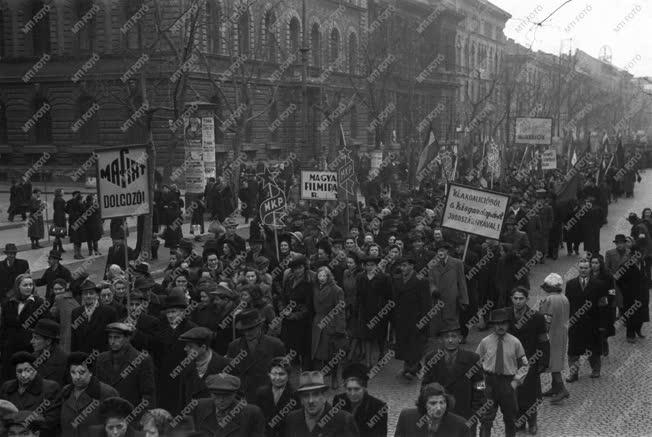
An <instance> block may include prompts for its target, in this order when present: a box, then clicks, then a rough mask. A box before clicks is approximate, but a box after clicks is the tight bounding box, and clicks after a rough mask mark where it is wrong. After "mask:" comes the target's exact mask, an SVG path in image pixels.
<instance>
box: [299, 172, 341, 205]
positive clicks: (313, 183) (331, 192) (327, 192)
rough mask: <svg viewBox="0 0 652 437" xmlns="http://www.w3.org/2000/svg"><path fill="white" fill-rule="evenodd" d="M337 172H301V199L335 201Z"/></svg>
mask: <svg viewBox="0 0 652 437" xmlns="http://www.w3.org/2000/svg"><path fill="white" fill-rule="evenodd" d="M337 191H338V183H337V172H335V171H305V170H304V171H302V172H301V198H302V199H307V200H337Z"/></svg>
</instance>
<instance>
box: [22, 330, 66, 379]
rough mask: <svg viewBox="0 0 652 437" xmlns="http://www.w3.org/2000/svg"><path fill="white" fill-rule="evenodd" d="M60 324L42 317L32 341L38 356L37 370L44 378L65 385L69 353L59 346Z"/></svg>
mask: <svg viewBox="0 0 652 437" xmlns="http://www.w3.org/2000/svg"><path fill="white" fill-rule="evenodd" d="M59 331H60V328H59V324H58V323H57V322H55V321H54V320H50V319H40V320H39V321H38V322H36V326H34V329H32V339H31V341H30V343H31V344H32V348H33V349H34V354H35V356H36V357H37V363H38V364H37V370H38V373H39V374H40V375H41V376H42V377H43V379H49V380H52V381H54V382H56V383H57V384H59V385H60V386H61V387H63V386H64V380H65V376H66V363H67V362H68V354H66V353H65V352H64V351H63V350H62V349H61V347H60V346H59Z"/></svg>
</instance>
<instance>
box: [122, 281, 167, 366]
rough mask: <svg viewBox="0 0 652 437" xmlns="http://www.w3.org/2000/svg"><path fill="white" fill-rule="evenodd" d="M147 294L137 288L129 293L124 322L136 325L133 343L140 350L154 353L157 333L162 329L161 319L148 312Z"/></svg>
mask: <svg viewBox="0 0 652 437" xmlns="http://www.w3.org/2000/svg"><path fill="white" fill-rule="evenodd" d="M147 299H148V297H147V295H145V293H143V292H142V291H140V290H135V291H133V292H131V294H130V295H129V304H128V305H127V317H126V318H125V319H124V320H122V322H125V323H128V324H130V325H132V326H135V327H136V330H135V331H134V334H133V337H132V338H131V344H132V345H133V347H135V348H136V349H138V350H139V351H144V350H146V351H148V352H149V353H151V354H153V353H154V344H155V338H156V333H157V332H158V331H159V329H160V322H159V319H157V318H156V317H154V316H152V315H150V314H147V305H146V302H147Z"/></svg>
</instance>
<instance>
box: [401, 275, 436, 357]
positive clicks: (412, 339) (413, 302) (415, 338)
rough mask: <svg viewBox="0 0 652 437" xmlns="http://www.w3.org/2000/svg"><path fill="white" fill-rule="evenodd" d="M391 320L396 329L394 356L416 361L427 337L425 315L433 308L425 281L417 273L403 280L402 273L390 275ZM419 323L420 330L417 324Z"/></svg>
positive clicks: (427, 326) (427, 325)
mask: <svg viewBox="0 0 652 437" xmlns="http://www.w3.org/2000/svg"><path fill="white" fill-rule="evenodd" d="M392 290H393V293H394V296H393V302H394V303H395V306H394V307H393V323H394V325H393V326H394V330H395V331H396V351H395V352H396V358H397V359H399V360H403V361H408V362H416V361H419V359H420V358H421V355H422V354H423V348H424V346H425V344H426V341H427V339H428V328H429V326H430V320H428V318H427V317H426V315H427V314H428V311H429V310H430V309H431V308H432V297H431V295H430V291H429V289H428V282H427V281H426V280H425V279H423V280H420V279H419V278H417V276H416V273H413V274H412V276H410V278H409V279H408V280H407V282H405V281H404V280H403V277H402V276H398V277H395V278H393V280H392ZM419 322H421V329H419V327H418V326H417V325H418V324H419Z"/></svg>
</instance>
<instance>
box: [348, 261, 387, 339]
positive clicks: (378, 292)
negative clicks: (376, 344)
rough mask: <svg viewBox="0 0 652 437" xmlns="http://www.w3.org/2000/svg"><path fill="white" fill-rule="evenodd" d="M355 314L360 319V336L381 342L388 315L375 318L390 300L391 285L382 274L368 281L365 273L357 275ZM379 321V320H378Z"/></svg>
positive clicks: (385, 332) (383, 337)
mask: <svg viewBox="0 0 652 437" xmlns="http://www.w3.org/2000/svg"><path fill="white" fill-rule="evenodd" d="M356 287H357V289H358V299H357V302H356V306H357V308H356V312H357V314H358V318H359V319H360V331H361V332H360V336H361V337H362V338H363V339H366V340H375V341H382V340H384V339H385V336H386V335H387V325H388V324H389V320H390V315H391V314H386V315H385V316H384V317H380V318H379V317H377V315H378V314H380V313H381V310H382V309H383V308H385V305H387V302H388V301H389V300H390V299H391V298H392V284H391V282H390V280H389V277H388V276H387V275H385V274H384V273H382V272H378V273H376V275H375V276H374V277H373V278H371V279H369V276H367V273H366V272H362V273H360V274H359V275H358V280H357V283H356ZM378 319H380V320H378Z"/></svg>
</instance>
